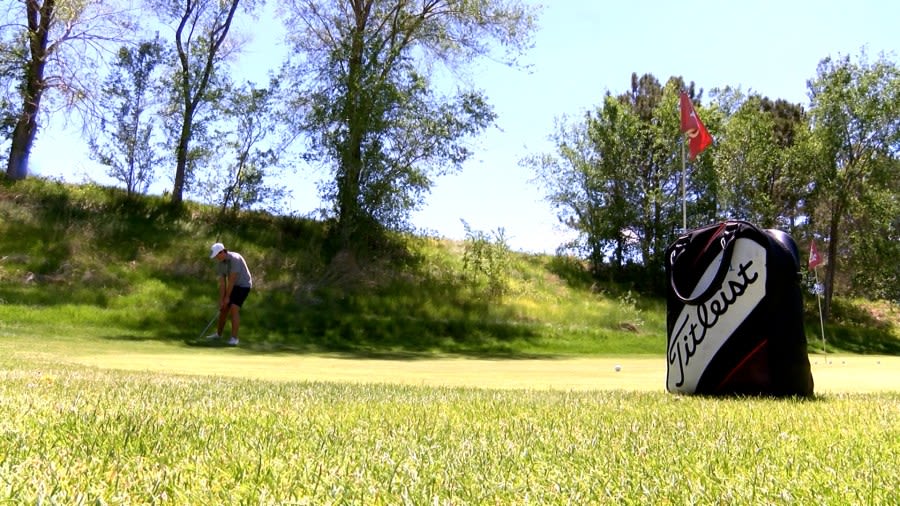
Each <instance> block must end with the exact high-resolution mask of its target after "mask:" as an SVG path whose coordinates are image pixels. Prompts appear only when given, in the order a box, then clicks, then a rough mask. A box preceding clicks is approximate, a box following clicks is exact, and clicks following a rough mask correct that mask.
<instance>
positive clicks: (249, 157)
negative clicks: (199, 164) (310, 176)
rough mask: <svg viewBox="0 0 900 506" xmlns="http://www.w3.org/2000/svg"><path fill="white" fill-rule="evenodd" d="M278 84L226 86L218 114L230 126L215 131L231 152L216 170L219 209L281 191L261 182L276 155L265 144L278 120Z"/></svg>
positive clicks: (247, 203) (248, 203)
mask: <svg viewBox="0 0 900 506" xmlns="http://www.w3.org/2000/svg"><path fill="white" fill-rule="evenodd" d="M278 86H279V83H278V81H277V80H272V82H271V83H270V87H269V88H256V87H254V86H253V84H252V83H248V84H247V85H246V86H244V87H242V88H239V89H230V90H229V91H228V93H227V94H226V97H225V98H224V99H223V100H222V101H221V103H220V104H219V105H220V106H219V107H218V111H219V112H220V113H221V116H222V118H224V119H225V120H227V121H228V122H229V123H231V124H232V125H233V128H232V129H230V130H227V131H219V132H217V134H216V137H217V138H220V139H223V148H224V151H226V152H231V153H233V155H234V157H233V158H232V159H230V161H228V162H227V164H226V167H225V170H220V171H217V172H219V173H220V174H224V175H225V180H224V181H223V183H224V187H219V191H220V192H221V205H222V212H223V213H224V212H225V211H226V210H227V209H229V208H231V209H233V210H238V209H240V208H242V207H249V206H252V205H254V204H258V203H261V202H264V201H272V200H277V199H278V198H279V197H280V196H282V195H283V191H281V190H279V189H277V188H273V187H269V186H267V185H266V184H265V180H266V176H267V175H269V174H268V173H269V170H270V168H271V167H273V166H274V165H275V164H277V162H278V155H279V150H278V149H277V148H273V147H272V146H271V145H268V144H266V140H267V138H268V137H269V134H271V133H272V132H273V129H274V126H275V124H276V123H277V122H278V117H277V115H276V106H277V104H278V102H277V99H278V93H279V89H278ZM223 158H224V157H223ZM225 159H227V158H225Z"/></svg>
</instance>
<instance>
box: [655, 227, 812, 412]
mask: <svg viewBox="0 0 900 506" xmlns="http://www.w3.org/2000/svg"><path fill="white" fill-rule="evenodd" d="M666 277H667V279H668V291H667V296H666V303H667V306H666V328H667V333H668V348H667V353H666V358H667V361H666V363H667V366H666V389H667V390H668V391H670V392H676V393H685V394H701V395H768V396H807V397H808V396H812V395H813V378H812V373H811V371H810V366H809V356H808V355H807V349H806V333H805V330H804V327H803V299H802V291H801V287H800V255H799V251H798V249H797V244H796V243H795V242H794V240H793V239H792V238H791V237H790V236H789V235H788V234H786V233H784V232H781V231H778V230H771V229H769V230H764V229H760V228H758V227H756V226H755V225H753V224H751V223H748V222H745V221H726V222H722V223H717V224H715V225H710V226H706V227H702V228H698V229H695V230H692V231H689V232H687V233H685V234H684V235H682V236H681V237H679V238H678V239H677V240H676V241H675V242H674V243H672V244H671V245H669V247H668V248H666Z"/></svg>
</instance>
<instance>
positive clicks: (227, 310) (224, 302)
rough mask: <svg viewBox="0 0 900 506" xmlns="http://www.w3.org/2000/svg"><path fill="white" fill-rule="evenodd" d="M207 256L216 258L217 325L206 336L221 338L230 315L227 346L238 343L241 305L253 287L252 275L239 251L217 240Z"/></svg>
mask: <svg viewBox="0 0 900 506" xmlns="http://www.w3.org/2000/svg"><path fill="white" fill-rule="evenodd" d="M209 258H211V259H214V260H216V262H217V263H216V276H217V277H218V278H219V325H218V326H217V327H216V333H215V334H210V335H208V336H206V338H207V339H221V338H222V331H223V330H225V320H226V319H228V317H229V316H230V317H231V338H230V339H228V345H229V346H237V345H238V330H239V328H240V326H241V306H242V305H243V304H244V300H245V299H246V298H247V295H249V294H250V288H251V287H253V277H251V276H250V269H248V268H247V262H245V261H244V257H242V256H241V255H240V253H235V252H234V251H228V250H227V249H225V245H224V244H222V243H220V242H217V243H215V244H213V245H212V247H211V248H210V251H209Z"/></svg>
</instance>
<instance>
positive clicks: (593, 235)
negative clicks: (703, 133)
mask: <svg viewBox="0 0 900 506" xmlns="http://www.w3.org/2000/svg"><path fill="white" fill-rule="evenodd" d="M639 129H640V127H639V119H638V118H637V116H636V115H635V114H634V113H633V112H632V110H631V109H630V108H629V107H627V106H626V105H625V104H623V103H622V102H621V101H620V100H618V99H616V98H613V97H612V96H610V95H607V96H606V98H605V100H604V102H603V105H602V106H601V107H598V108H597V110H596V111H594V112H591V113H587V114H586V115H585V117H584V119H583V121H581V122H575V123H573V124H567V123H566V122H565V120H564V119H558V120H557V130H556V132H555V133H554V134H553V136H552V137H551V138H552V140H553V142H554V144H555V145H556V148H557V153H556V156H554V155H550V154H543V155H538V156H532V157H529V158H526V159H525V160H523V164H525V165H527V166H530V167H531V168H532V169H533V170H534V171H535V173H536V176H537V181H538V182H539V183H540V184H541V185H542V186H543V188H544V190H545V192H546V194H547V200H548V202H550V203H551V204H552V205H553V207H554V209H555V210H556V212H557V217H558V219H559V220H560V222H561V223H563V224H565V225H566V226H567V227H569V228H570V229H572V230H574V231H576V232H577V233H578V237H577V239H576V242H575V243H574V244H573V246H575V247H576V249H577V250H579V251H580V252H581V253H582V254H583V255H584V256H586V258H587V259H588V260H589V261H590V267H591V271H592V272H593V274H594V275H595V276H599V275H600V272H601V270H602V268H603V266H604V265H605V264H607V263H608V261H607V259H609V261H610V262H611V263H612V264H613V265H614V266H615V267H616V268H618V269H621V268H622V267H623V265H624V263H625V260H626V258H634V257H636V256H638V251H637V250H636V248H635V246H636V241H635V231H634V229H633V227H634V225H635V224H636V222H637V221H638V214H639V211H638V209H637V208H635V207H634V206H633V205H632V204H633V203H634V201H633V199H632V196H633V195H634V192H635V191H639V190H638V188H637V185H636V184H635V179H636V178H634V177H630V175H629V172H630V168H631V167H633V166H634V160H635V158H636V157H635V154H636V151H635V150H633V149H632V148H633V147H634V146H635V145H636V144H637V143H638V142H639V135H640V132H639Z"/></svg>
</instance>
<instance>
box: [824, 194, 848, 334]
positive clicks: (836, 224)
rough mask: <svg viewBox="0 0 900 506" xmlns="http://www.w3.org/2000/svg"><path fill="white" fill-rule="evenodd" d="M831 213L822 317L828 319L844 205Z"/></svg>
mask: <svg viewBox="0 0 900 506" xmlns="http://www.w3.org/2000/svg"><path fill="white" fill-rule="evenodd" d="M835 207H836V209H833V211H832V215H831V224H830V225H829V230H828V235H829V239H828V263H827V264H826V265H825V297H824V298H825V301H824V305H823V306H822V318H823V319H825V320H827V319H828V315H829V313H830V311H831V298H832V296H833V295H834V275H835V273H836V272H837V257H838V255H837V250H838V242H839V236H840V221H841V217H840V213H841V212H842V211H843V206H837V205H836V206H835Z"/></svg>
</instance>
